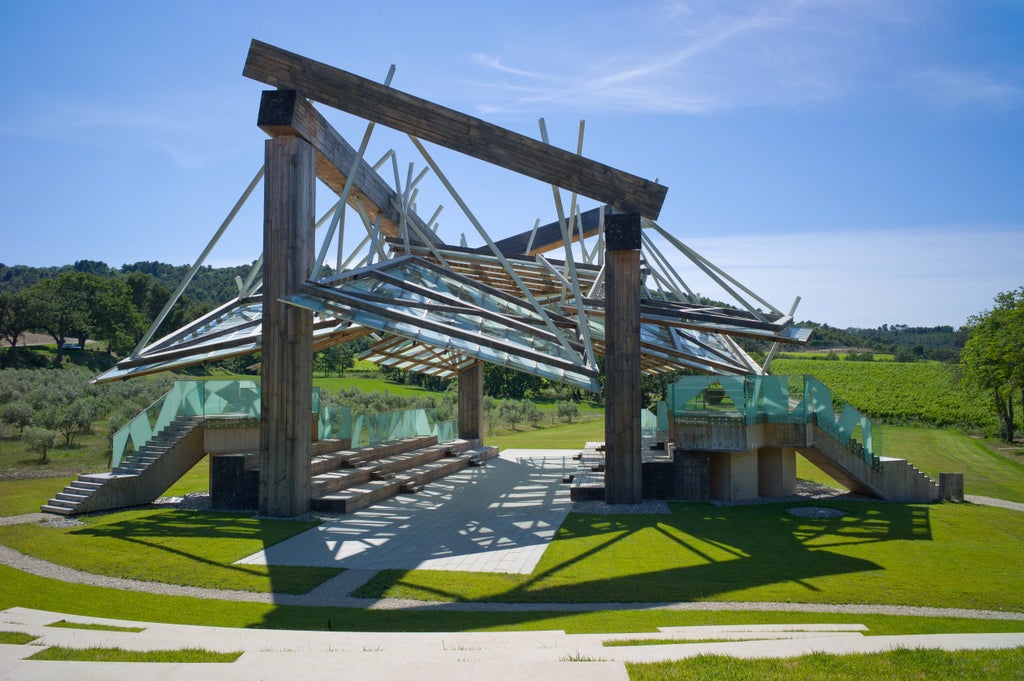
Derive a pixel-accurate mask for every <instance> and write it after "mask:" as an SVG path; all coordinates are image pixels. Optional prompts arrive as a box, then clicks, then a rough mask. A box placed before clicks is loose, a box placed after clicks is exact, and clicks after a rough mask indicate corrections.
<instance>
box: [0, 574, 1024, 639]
mask: <svg viewBox="0 0 1024 681" xmlns="http://www.w3.org/2000/svg"><path fill="white" fill-rule="evenodd" d="M0 584H3V585H4V588H3V589H2V590H0V610H3V609H6V608H12V607H15V606H20V607H24V608H34V609H37V610H50V611H54V612H61V613H67V614H72V615H83V616H92V617H106V618H115V619H123V620H128V621H138V622H167V623H170V624H197V625H202V626H212V627H238V628H250V627H252V628H265V629H293V630H310V631H323V630H330V629H333V630H335V631H551V630H564V631H566V632H568V633H571V634H592V633H610V634H615V633H625V632H654V631H657V628H658V627H685V626H707V625H729V624H743V625H751V624H791V625H792V624H805V623H815V622H817V623H837V624H863V625H864V626H866V627H868V629H869V632H870V634H872V635H878V636H887V635H889V636H895V635H900V634H943V633H957V632H959V633H993V632H1015V631H1024V621H1020V620H986V619H967V618H955V617H908V616H894V615H869V614H863V613H857V614H840V613H800V612H784V611H778V610H775V611H766V612H760V611H745V610H739V611H722V612H713V611H686V610H599V611H595V612H579V613H576V612H550V611H548V612H545V611H529V612H521V611H520V612H517V611H477V612H459V611H439V610H436V609H432V608H412V609H399V610H376V609H353V608H337V607H304V606H287V605H274V604H271V603H247V602H241V601H217V600H208V599H203V598H187V597H182V596H164V595H158V594H149V593H142V592H136V591H121V590H117V589H107V588H102V587H95V586H83V585H79V584H66V583H64V582H60V581H57V580H54V579H46V578H44V577H37V576H35V575H30V574H28V573H25V572H20V571H18V570H14V569H12V568H9V567H6V566H3V565H0Z"/></svg>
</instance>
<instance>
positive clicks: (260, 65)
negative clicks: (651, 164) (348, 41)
mask: <svg viewBox="0 0 1024 681" xmlns="http://www.w3.org/2000/svg"><path fill="white" fill-rule="evenodd" d="M242 75H244V76H246V77H248V78H252V79H254V80H258V81H260V82H263V83H267V84H268V85H273V86H274V87H277V88H282V89H289V90H298V91H299V92H301V93H302V94H303V95H304V96H306V97H308V98H310V99H313V100H315V101H318V102H321V103H323V104H327V105H328V106H332V107H334V108H336V109H340V110H342V111H345V112H348V113H350V114H353V115H356V116H359V117H361V118H364V119H366V120H368V121H373V122H375V123H379V124H380V125H386V126H387V127H389V128H393V129H395V130H399V131H401V132H405V133H409V134H410V135H414V136H416V137H418V138H420V139H424V140H427V141H429V142H433V143H435V144H440V145H441V146H444V147H447V148H449V149H454V150H455V151H459V152H462V153H464V154H468V155H469V156H473V157H475V158H479V159H481V160H484V161H487V162H488V163H493V164H495V165H498V166H501V167H503V168H507V169H509V170H513V171H515V172H518V173H522V174H523V175H527V176H529V177H533V178H535V179H538V180H541V181H542V182H545V183H547V184H553V185H556V186H559V187H562V188H563V189H568V190H570V191H574V192H577V193H579V194H582V195H583V196H588V197H590V198H592V199H596V200H598V201H602V202H604V203H609V204H611V205H613V206H615V207H616V208H618V209H621V210H623V211H630V212H632V211H635V212H639V213H641V214H642V215H643V216H644V217H648V218H651V219H652V220H653V219H657V217H658V214H659V213H660V212H661V206H662V204H663V203H664V202H665V194H666V192H667V191H668V188H667V187H664V186H662V185H660V184H658V183H656V182H651V181H650V180H645V179H643V178H641V177H637V176H636V175H631V174H629V173H625V172H622V171H621V170H616V169H615V168H612V167H610V166H607V165H604V164H603V163H598V162H597V161H592V160H590V159H588V158H585V157H583V156H580V155H578V154H573V153H571V152H568V151H565V150H564V149H559V148H557V147H553V146H551V145H549V144H544V143H543V142H539V141H537V140H535V139H532V138H530V137H526V136H525V135H520V134H519V133H515V132H512V131H510V130H506V129H505V128H502V127H500V126H497V125H494V124H492V123H487V122H485V121H482V120H480V119H479V118H474V117H473V116H467V115H466V114H463V113H460V112H458V111H455V110H454V109H449V108H447V107H443V106H440V105H438V104H434V103H433V102H430V101H427V100H425V99H421V98H420V97H416V96H413V95H410V94H408V93H405V92H402V91H400V90H396V89H394V88H390V87H387V86H385V85H381V84H380V83H375V82H374V81H372V80H368V79H366V78H362V77H360V76H357V75H355V74H352V73H348V72H347V71H343V70H341V69H338V68H335V67H333V66H329V65H327V64H323V63H321V62H318V61H314V60H312V59H308V58H306V57H303V56H301V55H298V54H295V53H293V52H288V51H287V50H282V49H281V48H279V47H275V46H273V45H268V44H267V43H264V42H260V41H259V40H253V41H252V44H251V46H250V47H249V55H248V58H247V59H246V60H245V68H244V69H243V70H242Z"/></svg>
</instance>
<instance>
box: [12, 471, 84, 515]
mask: <svg viewBox="0 0 1024 681" xmlns="http://www.w3.org/2000/svg"><path fill="white" fill-rule="evenodd" d="M69 482H71V478H29V479H27V480H0V517H3V516H12V515H22V514H23V513H36V512H38V511H39V507H40V506H42V505H43V504H45V503H46V502H47V500H48V499H50V497H52V496H53V495H55V494H56V493H57V492H59V491H61V490H62V489H64V485H66V484H68V483H69Z"/></svg>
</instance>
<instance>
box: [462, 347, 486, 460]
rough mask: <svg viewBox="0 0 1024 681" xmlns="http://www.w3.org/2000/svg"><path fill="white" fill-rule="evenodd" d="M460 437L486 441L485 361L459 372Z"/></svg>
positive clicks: (481, 441)
mask: <svg viewBox="0 0 1024 681" xmlns="http://www.w3.org/2000/svg"><path fill="white" fill-rule="evenodd" d="M459 437H460V438H461V439H463V440H479V441H480V443H481V444H482V443H483V441H484V363H483V362H477V363H476V364H474V365H473V366H471V367H470V368H469V369H466V370H465V371H463V372H462V373H460V374H459Z"/></svg>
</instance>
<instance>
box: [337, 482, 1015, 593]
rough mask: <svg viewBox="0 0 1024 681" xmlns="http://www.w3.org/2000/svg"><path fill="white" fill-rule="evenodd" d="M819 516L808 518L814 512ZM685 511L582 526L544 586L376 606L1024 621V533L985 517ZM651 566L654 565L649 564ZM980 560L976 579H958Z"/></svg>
mask: <svg viewBox="0 0 1024 681" xmlns="http://www.w3.org/2000/svg"><path fill="white" fill-rule="evenodd" d="M803 505H806V504H803ZM827 505H828V506H829V507H831V508H836V509H840V510H842V511H844V512H845V514H846V515H845V516H843V517H841V518H836V519H830V520H811V519H807V518H798V517H795V516H793V515H791V514H790V513H789V512H788V509H789V508H790V505H784V504H770V505H760V506H734V507H722V508H718V507H715V506H712V505H710V504H673V505H672V513H671V514H670V515H657V516H653V515H632V516H631V515H586V514H578V513H574V514H570V515H569V516H568V517H567V519H566V521H565V522H564V523H563V524H562V527H561V528H560V530H559V532H558V534H557V537H556V539H555V541H553V542H552V543H551V545H550V546H549V547H548V549H547V551H546V552H545V553H544V556H543V558H542V559H541V562H540V564H539V565H538V566H537V568H536V570H534V572H533V573H532V574H530V575H496V574H488V573H456V572H439V571H431V570H385V571H382V572H381V573H379V574H378V575H377V576H376V577H375V578H373V579H371V580H370V582H368V583H367V584H366V585H364V586H363V587H362V588H361V589H360V590H358V591H357V595H360V596H364V597H378V596H390V597H396V598H418V599H425V600H461V601H502V602H533V603H543V602H548V603H586V602H590V603H604V602H671V601H782V602H792V603H874V604H888V603H899V604H904V605H919V606H935V607H950V606H953V605H955V606H956V607H965V608H980V609H991V610H1013V611H1024V574H1022V573H1021V572H1020V571H1019V570H1017V569H1016V567H1015V566H1016V565H1018V564H1019V562H1020V561H1021V560H1022V559H1024V523H1021V522H1020V514H1019V513H1017V512H1015V511H1010V510H1005V509H999V508H991V507H982V506H972V505H952V504H945V505H936V506H927V505H921V506H916V505H902V504H886V503H881V502H843V503H832V502H830V503H828V504H827ZM638 556H642V557H643V558H642V560H638ZM966 557H969V560H970V575H971V576H970V579H964V573H963V572H961V571H960V570H959V569H953V568H952V566H957V565H963V563H964V561H965V559H966Z"/></svg>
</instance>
